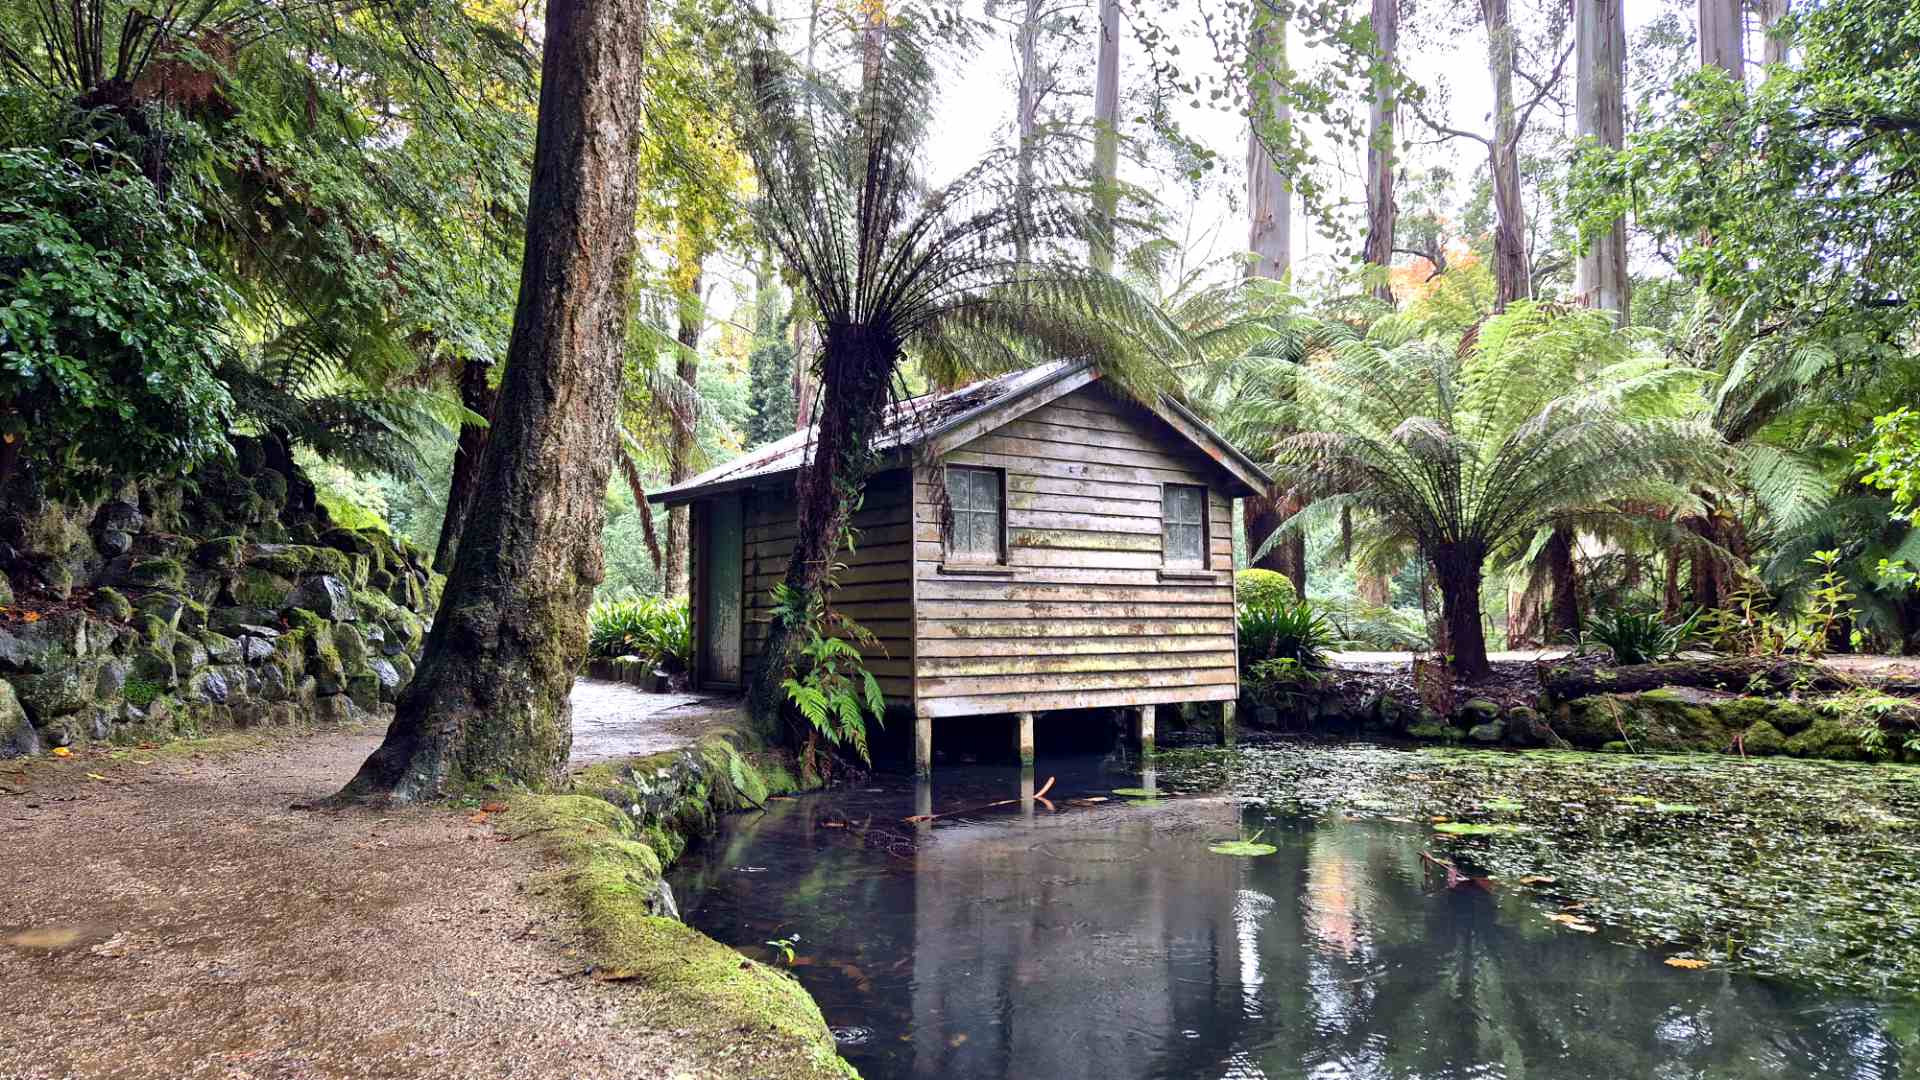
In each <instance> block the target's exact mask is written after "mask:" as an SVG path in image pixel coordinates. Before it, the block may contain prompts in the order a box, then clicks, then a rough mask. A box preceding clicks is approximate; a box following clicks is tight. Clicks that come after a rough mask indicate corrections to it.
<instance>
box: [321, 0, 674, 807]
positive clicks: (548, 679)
mask: <svg viewBox="0 0 1920 1080" xmlns="http://www.w3.org/2000/svg"><path fill="white" fill-rule="evenodd" d="M646 21H647V4H646V0H550V2H549V4H548V5H547V25H546V38H545V42H546V44H545V59H544V64H543V67H542V78H541V86H540V116H539V131H538V136H537V139H536V142H535V149H534V168H533V184H532V189H531V193H530V198H529V199H528V209H527V246H526V255H525V259H524V261H523V263H522V266H521V278H520V302H519V306H518V308H517V309H516V311H515V312H514V322H513V337H512V341H511V344H510V345H509V348H508V353H507V367H506V372H505V377H504V379H503V380H502V382H501V386H500V400H499V407H498V408H497V409H496V410H495V416H494V422H493V430H492V433H491V435H490V436H489V438H488V443H487V450H486V453H485V455H484V456H483V458H482V460H481V464H480V481H479V487H478V490H477V493H476V495H475V498H474V503H473V512H472V513H471V514H470V515H469V517H468V520H467V522H466V525H465V528H464V529H463V536H462V538H461V541H460V545H459V550H458V552H457V554H456V555H455V557H454V564H453V573H452V574H451V576H450V577H449V578H448V581H447V588H446V594H445V598H444V599H443V601H442V603H441V606H440V611H439V614H438V616H437V617H436V618H435V620H434V625H433V632H432V633H431V634H430V635H429V636H428V638H427V644H426V649H425V652H424V653H423V654H422V656H421V658H420V665H419V669H418V671H417V673H416V674H415V676H414V679H413V681H412V682H411V683H410V684H409V685H408V687H407V690H406V691H405V693H404V694H403V695H402V696H401V699H400V702H399V706H398V711H397V714H396V716H395V718H394V722H393V725H392V727H391V728H389V729H388V731H387V737H386V741H385V742H383V743H382V744H381V746H380V748H379V749H378V750H377V751H375V752H374V754H373V756H372V757H370V758H368V759H367V761H366V764H364V765H363V766H361V768H360V772H359V774H358V775H357V776H355V777H354V779H353V781H352V782H351V783H349V784H348V785H347V787H346V789H345V790H343V791H342V792H341V793H340V794H339V795H338V796H336V800H337V801H359V800H378V799H394V800H400V801H414V800H420V799H431V798H436V797H439V796H442V795H445V794H447V793H449V792H451V791H453V790H455V789H456V788H458V787H459V786H460V785H461V784H463V783H467V782H472V781H480V780H486V781H496V782H506V783H519V784H527V785H530V786H535V787H538V786H543V785H546V784H548V783H550V782H552V781H553V780H555V779H557V778H558V777H559V776H560V775H561V770H562V769H563V768H564V767H565V765H566V761H567V753H568V750H569V749H570V748H571V746H572V741H573V735H572V730H571V720H572V716H571V710H570V708H569V706H568V701H567V695H568V692H569V691H570V690H571V688H572V686H573V678H574V673H575V671H576V670H577V669H578V667H579V664H580V661H581V659H582V656H583V654H584V651H585V644H586V609H587V604H588V602H589V601H590V599H591V598H592V594H593V587H594V585H595V584H597V583H598V582H599V581H600V578H601V563H600V529H601V525H602V524H603V521H602V518H603V515H604V510H603V506H602V503H603V500H604V498H605V496H606V489H607V479H608V474H609V470H610V469H611V467H612V461H613V451H614V435H615V428H614V424H615V420H616V418H617V416H618V415H619V410H620V373H621V354H622V348H623V344H624V340H625V336H626V325H625V324H626V317H627V302H626V294H627V284H628V280H629V278H630V277H631V273H632V266H631V261H632V256H631V252H632V246H633V217H634V208H635V202H636V194H637V190H636V176H635V174H636V172H637V168H638V157H637V155H636V153H635V142H636V139H637V138H638V133H639V131H640V126H641V91H642V82H641V64H642V56H643V50H644V45H645V39H646Z"/></svg>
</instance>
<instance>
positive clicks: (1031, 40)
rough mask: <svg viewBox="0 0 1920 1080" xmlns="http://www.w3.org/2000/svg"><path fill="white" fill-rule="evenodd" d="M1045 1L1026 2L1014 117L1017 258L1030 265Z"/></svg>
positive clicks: (1041, 85)
mask: <svg viewBox="0 0 1920 1080" xmlns="http://www.w3.org/2000/svg"><path fill="white" fill-rule="evenodd" d="M1042 3H1043V0H1027V3H1026V10H1025V12H1024V13H1023V15H1022V17H1021V19H1020V85H1019V94H1018V98H1019V100H1018V104H1017V106H1016V108H1017V110H1018V115H1017V116H1015V117H1014V125H1015V128H1016V137H1017V142H1016V144H1015V150H1014V155H1015V160H1014V186H1013V199H1014V203H1015V207H1014V209H1015V211H1016V212H1017V214H1018V219H1019V222H1020V228H1019V230H1018V231H1017V233H1016V234H1015V236H1014V241H1013V243H1014V250H1015V259H1016V260H1017V261H1018V262H1019V263H1020V265H1022V266H1025V265H1026V263H1027V253H1028V250H1029V248H1030V247H1031V245H1032V240H1031V237H1032V233H1033V228H1032V213H1033V184H1034V171H1035V166H1036V164H1037V158H1038V156H1039V153H1040V96H1041V94H1042V93H1043V92H1044V91H1045V82H1046V73H1045V72H1044V71H1043V70H1042V69H1041V66H1040V12H1041V8H1042Z"/></svg>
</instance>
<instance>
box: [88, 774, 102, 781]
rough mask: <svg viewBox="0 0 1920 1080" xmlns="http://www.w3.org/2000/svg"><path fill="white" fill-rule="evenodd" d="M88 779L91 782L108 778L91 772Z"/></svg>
mask: <svg viewBox="0 0 1920 1080" xmlns="http://www.w3.org/2000/svg"><path fill="white" fill-rule="evenodd" d="M87 779H89V780H105V779H106V777H104V776H101V775H100V774H99V773H97V772H90V773H88V774H87Z"/></svg>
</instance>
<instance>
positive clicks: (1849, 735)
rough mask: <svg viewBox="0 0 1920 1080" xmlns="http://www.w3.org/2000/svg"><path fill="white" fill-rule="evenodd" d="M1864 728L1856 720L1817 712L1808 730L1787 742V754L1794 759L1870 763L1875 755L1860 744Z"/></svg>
mask: <svg viewBox="0 0 1920 1080" xmlns="http://www.w3.org/2000/svg"><path fill="white" fill-rule="evenodd" d="M1861 728H1862V725H1861V724H1859V723H1856V722H1854V721H1851V720H1846V719H1842V718H1841V717H1837V716H1826V715H1821V714H1818V713H1816V714H1815V716H1814V720H1813V723H1812V724H1810V725H1808V727H1807V728H1806V730H1804V731H1801V732H1800V733H1799V734H1797V735H1794V736H1792V737H1790V738H1788V739H1787V742H1786V752H1787V753H1789V754H1791V755H1793V756H1794V757H1808V758H1827V759H1830V760H1833V761H1871V760H1872V759H1873V753H1872V752H1871V751H1870V750H1868V749H1867V747H1866V746H1865V745H1863V744H1862V743H1861V741H1860V732H1861Z"/></svg>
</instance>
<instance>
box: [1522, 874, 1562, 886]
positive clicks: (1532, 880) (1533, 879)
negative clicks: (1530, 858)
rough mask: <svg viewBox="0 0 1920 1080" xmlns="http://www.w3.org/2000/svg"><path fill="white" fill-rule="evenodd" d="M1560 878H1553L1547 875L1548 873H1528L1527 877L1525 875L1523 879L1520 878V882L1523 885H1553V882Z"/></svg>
mask: <svg viewBox="0 0 1920 1080" xmlns="http://www.w3.org/2000/svg"><path fill="white" fill-rule="evenodd" d="M1558 880H1559V879H1558V878H1551V877H1548V876H1547V875H1545V874H1528V875H1527V876H1526V877H1523V878H1521V879H1520V884H1522V885H1551V884H1553V883H1554V882H1556V881H1558Z"/></svg>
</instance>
